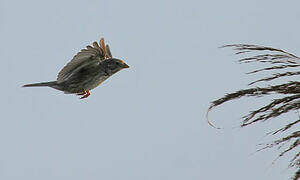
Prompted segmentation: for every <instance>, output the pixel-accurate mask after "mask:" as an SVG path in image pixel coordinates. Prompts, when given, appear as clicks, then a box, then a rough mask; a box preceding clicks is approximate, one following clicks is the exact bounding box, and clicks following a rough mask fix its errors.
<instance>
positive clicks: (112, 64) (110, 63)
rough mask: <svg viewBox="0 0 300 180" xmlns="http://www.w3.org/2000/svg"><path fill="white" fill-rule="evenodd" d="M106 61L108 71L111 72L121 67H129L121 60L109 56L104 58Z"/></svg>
mask: <svg viewBox="0 0 300 180" xmlns="http://www.w3.org/2000/svg"><path fill="white" fill-rule="evenodd" d="M106 61H107V68H108V69H109V71H110V72H111V73H112V74H113V73H116V72H118V71H120V70H122V69H125V68H129V66H128V65H127V64H126V63H125V62H124V61H122V60H120V59H116V58H111V59H108V60H106Z"/></svg>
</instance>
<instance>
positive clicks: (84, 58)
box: [57, 38, 111, 82]
mask: <svg viewBox="0 0 300 180" xmlns="http://www.w3.org/2000/svg"><path fill="white" fill-rule="evenodd" d="M106 47H108V45H106V46H105V43H104V38H101V40H100V46H99V44H98V43H97V42H93V46H87V47H86V49H82V50H81V51H80V52H79V53H77V54H76V55H75V56H74V57H73V59H72V60H71V61H70V62H69V63H68V64H67V65H66V66H65V67H64V68H63V69H62V70H61V71H60V72H59V73H58V75H57V81H58V82H61V81H64V80H65V79H67V78H68V77H69V76H70V75H71V74H72V72H73V71H74V70H76V69H77V68H79V67H81V66H82V65H83V64H84V63H87V62H88V61H90V62H92V61H103V60H105V59H107V58H110V57H111V56H108V55H107V54H110V55H111V53H110V50H109V47H108V48H106Z"/></svg>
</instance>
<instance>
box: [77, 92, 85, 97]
mask: <svg viewBox="0 0 300 180" xmlns="http://www.w3.org/2000/svg"><path fill="white" fill-rule="evenodd" d="M85 94H86V92H85V91H83V92H81V93H77V94H76V95H78V96H81V95H85Z"/></svg>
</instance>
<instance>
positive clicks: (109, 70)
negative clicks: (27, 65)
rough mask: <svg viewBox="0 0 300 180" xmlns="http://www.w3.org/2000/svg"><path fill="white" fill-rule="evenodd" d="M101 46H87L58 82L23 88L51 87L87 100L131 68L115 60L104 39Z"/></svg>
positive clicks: (64, 71)
mask: <svg viewBox="0 0 300 180" xmlns="http://www.w3.org/2000/svg"><path fill="white" fill-rule="evenodd" d="M99 44H100V45H99ZM99 44H98V43H97V42H93V46H90V45H88V46H86V49H82V50H81V51H80V52H79V53H77V54H76V55H75V56H74V57H73V59H72V60H71V61H70V62H69V63H68V64H67V65H66V66H65V67H64V68H63V69H62V70H61V71H60V72H59V73H58V75H57V80H56V81H50V82H41V83H34V84H26V85H24V86H23V87H40V86H45V87H51V88H54V89H57V90H60V91H63V92H64V93H66V94H76V95H79V96H81V97H80V99H84V98H87V97H88V96H89V95H90V90H91V89H94V88H96V87H97V86H99V85H100V84H101V83H102V82H103V81H105V80H106V79H107V78H109V77H110V76H112V75H113V74H115V73H116V72H118V71H120V70H122V69H124V68H129V66H128V65H127V64H126V63H125V62H124V61H122V60H120V59H117V58H113V57H112V54H111V51H110V48H109V46H108V45H105V42H104V38H101V39H100V42H99Z"/></svg>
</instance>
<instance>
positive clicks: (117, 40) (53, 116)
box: [0, 0, 300, 180]
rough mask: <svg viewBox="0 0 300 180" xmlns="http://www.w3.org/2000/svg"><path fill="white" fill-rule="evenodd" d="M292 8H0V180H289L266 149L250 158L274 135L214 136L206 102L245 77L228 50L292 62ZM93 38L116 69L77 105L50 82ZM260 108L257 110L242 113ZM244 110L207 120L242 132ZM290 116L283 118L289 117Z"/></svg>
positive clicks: (170, 4)
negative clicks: (246, 46) (106, 48)
mask: <svg viewBox="0 0 300 180" xmlns="http://www.w3.org/2000/svg"><path fill="white" fill-rule="evenodd" d="M299 6H300V2H299V1H274V0H272V1H271V0H270V1H269V0H267V1H261V0H251V1H241V0H227V1H219V0H200V1H199V0H195V1H177V0H168V1H167V0H166V1H161V0H152V1H139V0H132V1H123V0H104V1H97V0H88V1H61V0H52V1H37V0H36V1H34V0H27V1H15V0H0V38H1V43H0V59H1V62H2V66H1V67H2V70H1V71H0V73H1V74H0V75H1V76H0V79H1V82H2V83H3V84H2V86H1V87H2V88H1V90H0V92H1V96H2V97H1V103H0V106H1V107H0V108H1V109H2V111H1V112H2V113H1V116H2V117H1V120H0V142H1V148H0V179H3V180H4V179H5V180H17V179H24V180H40V179H43V180H52V179H58V180H60V179H61V180H66V179H72V180H85V179H89V180H98V179H106V180H124V179H130V180H141V179H145V180H167V179H170V180H183V179H186V180H200V179H212V180H219V179H243V180H253V179H272V180H282V179H287V178H288V177H289V176H290V175H291V174H290V173H291V171H290V170H286V166H287V163H288V158H283V159H282V160H279V161H277V163H276V164H275V165H273V166H271V165H270V164H271V162H272V161H273V160H274V159H275V158H276V155H277V153H278V151H276V150H275V149H273V150H269V151H266V152H262V153H257V154H255V155H251V153H253V152H254V151H255V149H256V144H258V143H261V142H269V140H270V138H263V137H264V135H265V132H266V131H270V130H272V129H273V128H275V127H277V125H278V124H282V123H283V122H284V121H285V119H280V120H281V121H280V120H278V121H275V122H276V123H278V124H276V125H273V124H270V123H265V124H260V125H259V126H254V127H249V128H246V129H238V128H237V129H232V128H227V129H225V130H222V131H218V130H216V129H213V128H211V127H210V126H208V125H207V123H206V121H205V111H206V109H207V108H208V106H209V102H211V101H212V100H214V99H216V98H218V97H221V96H222V95H224V94H225V93H227V92H231V91H232V90H238V89H240V88H245V87H246V84H247V82H249V80H251V79H253V78H254V77H248V76H247V75H245V74H244V73H245V72H247V71H248V70H250V69H249V68H248V67H247V66H245V65H244V66H241V65H239V64H238V63H236V60H237V57H235V56H233V53H232V51H230V50H222V49H218V47H219V46H221V45H224V44H228V43H250V44H260V45H268V46H273V47H278V48H284V49H286V50H289V51H290V52H293V53H296V54H297V53H298V54H300V40H299V32H300V26H299V23H298V21H299V19H300V14H299ZM102 36H104V37H105V39H106V41H107V42H108V43H109V44H110V46H111V50H112V53H113V55H114V56H115V57H118V58H123V59H124V60H125V61H126V63H127V64H128V65H130V67H131V68H130V69H126V70H123V71H121V72H119V73H117V74H116V75H114V76H113V77H111V78H110V79H108V80H107V81H106V82H105V83H104V84H102V85H101V86H100V87H98V88H96V89H95V90H93V91H92V94H91V96H90V97H89V98H87V99H85V100H79V99H78V97H76V96H74V95H64V94H63V93H62V92H59V91H55V90H53V89H50V88H31V89H29V88H28V89H24V88H20V86H21V85H23V84H25V83H32V82H40V81H50V80H54V79H55V78H56V74H57V73H58V71H59V70H60V69H61V68H62V67H63V66H64V65H65V64H66V63H67V62H68V61H69V60H71V59H72V57H73V56H74V55H75V54H76V52H77V51H79V50H80V49H81V48H83V47H85V46H86V45H88V44H90V43H92V42H93V41H94V40H99V39H100V38H101V37H102ZM252 104H254V105H255V104H257V105H258V104H259V103H255V102H253V103H251V104H250V105H252ZM248 108H249V103H247V102H246V101H242V102H241V103H233V104H226V105H225V106H224V107H222V108H218V109H217V110H216V111H214V112H213V113H212V114H211V118H212V119H213V120H214V122H215V123H216V124H217V125H218V126H225V127H233V126H236V125H238V124H239V122H240V117H241V116H242V114H241V113H238V112H240V111H241V112H246V111H247V109H248ZM288 117H290V118H292V117H294V116H293V115H289V116H288Z"/></svg>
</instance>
